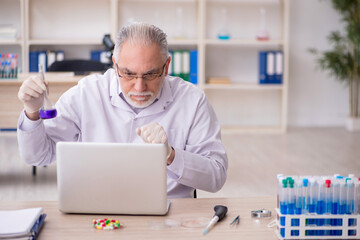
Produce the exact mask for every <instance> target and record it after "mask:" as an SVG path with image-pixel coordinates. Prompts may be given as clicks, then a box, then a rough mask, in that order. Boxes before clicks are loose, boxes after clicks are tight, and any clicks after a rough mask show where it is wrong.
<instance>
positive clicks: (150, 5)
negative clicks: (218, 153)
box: [0, 0, 289, 132]
mask: <svg viewBox="0 0 360 240" xmlns="http://www.w3.org/2000/svg"><path fill="white" fill-rule="evenodd" d="M0 4H1V5H0V22H1V23H10V24H12V25H14V26H15V27H16V29H17V31H18V36H17V38H16V39H15V40H0V52H14V53H18V54H19V56H20V61H21V67H20V69H22V70H23V72H25V73H26V72H28V69H29V62H28V59H29V52H30V51H39V50H44V49H47V50H54V51H57V50H63V51H64V52H65V57H66V58H69V59H71V58H80V59H81V58H82V59H84V58H85V59H89V58H90V51H91V50H100V49H102V48H103V46H102V38H103V36H104V34H109V33H110V34H111V37H112V39H113V40H115V36H116V33H117V32H118V30H119V29H120V28H121V27H122V26H123V25H125V24H126V23H128V22H129V21H144V22H148V23H151V24H154V25H157V26H159V27H160V28H162V29H163V30H164V31H165V32H166V33H167V35H168V42H169V48H170V49H171V50H178V49H188V50H194V49H197V50H198V85H199V87H200V88H201V89H203V90H204V91H205V93H206V95H207V96H208V98H209V100H210V102H211V103H212V105H213V106H214V109H215V111H216V113H217V115H218V118H219V120H220V124H221V125H222V127H223V129H224V130H225V131H226V130H227V129H230V130H231V131H234V130H244V129H245V130H258V129H260V130H270V131H278V132H282V131H285V130H286V124H287V119H286V115H287V111H286V108H287V92H288V91H287V89H288V69H289V67H288V66H289V64H288V58H289V54H288V29H287V28H288V24H289V16H288V15H289V0H62V1H58V0H1V1H0ZM261 8H263V9H265V10H266V20H267V21H266V23H267V29H268V31H269V33H270V40H268V41H257V40H256V38H255V35H256V31H257V30H258V28H259V19H260V13H259V11H260V9H261ZM224 12H225V16H226V22H227V24H226V27H227V30H228V31H229V33H230V36H231V38H230V39H229V40H218V39H217V34H218V33H219V30H220V29H221V28H222V27H223V26H222V25H223V22H224V19H223V15H224V14H223V13H224ZM262 50H281V51H283V53H284V76H283V83H282V84H280V85H260V84H258V52H259V51H262ZM210 77H227V78H229V79H230V80H231V84H223V85H219V84H217V85H215V84H208V83H207V80H208V78H210Z"/></svg>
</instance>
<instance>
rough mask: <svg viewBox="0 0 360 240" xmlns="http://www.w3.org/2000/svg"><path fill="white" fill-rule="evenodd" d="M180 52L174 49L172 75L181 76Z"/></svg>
mask: <svg viewBox="0 0 360 240" xmlns="http://www.w3.org/2000/svg"><path fill="white" fill-rule="evenodd" d="M181 65H182V54H181V51H178V50H176V51H174V72H173V76H176V77H181V71H182V66H181Z"/></svg>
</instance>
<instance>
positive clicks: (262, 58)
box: [259, 51, 268, 84]
mask: <svg viewBox="0 0 360 240" xmlns="http://www.w3.org/2000/svg"><path fill="white" fill-rule="evenodd" d="M266 58H267V51H260V52H259V83H260V84H266V83H267V81H268V78H267V74H266V66H267V65H266V64H267V61H266Z"/></svg>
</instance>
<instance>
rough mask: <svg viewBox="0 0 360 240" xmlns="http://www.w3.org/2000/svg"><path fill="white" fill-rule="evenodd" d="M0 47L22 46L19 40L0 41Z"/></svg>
mask: <svg viewBox="0 0 360 240" xmlns="http://www.w3.org/2000/svg"><path fill="white" fill-rule="evenodd" d="M0 45H22V40H21V39H0Z"/></svg>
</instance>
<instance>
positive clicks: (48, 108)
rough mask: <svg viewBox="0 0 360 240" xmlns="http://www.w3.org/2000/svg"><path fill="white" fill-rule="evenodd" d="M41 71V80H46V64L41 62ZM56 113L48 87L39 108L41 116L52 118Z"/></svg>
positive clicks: (42, 117)
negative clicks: (49, 96)
mask: <svg viewBox="0 0 360 240" xmlns="http://www.w3.org/2000/svg"><path fill="white" fill-rule="evenodd" d="M39 73H40V78H41V80H42V81H43V82H45V73H44V66H43V65H42V64H39ZM56 115H57V111H56V108H55V106H54V105H53V104H52V102H51V101H50V99H49V98H48V91H47V89H46V91H45V95H44V103H43V106H42V107H41V108H40V110H39V116H40V118H41V119H51V118H54V117H56Z"/></svg>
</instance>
